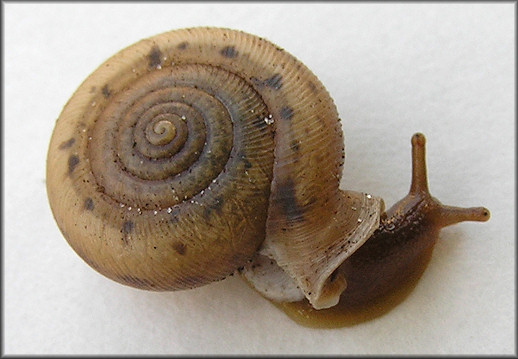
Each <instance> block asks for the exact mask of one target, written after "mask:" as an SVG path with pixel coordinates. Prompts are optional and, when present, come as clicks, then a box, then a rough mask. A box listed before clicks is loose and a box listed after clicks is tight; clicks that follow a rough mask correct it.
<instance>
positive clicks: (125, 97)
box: [46, 28, 489, 309]
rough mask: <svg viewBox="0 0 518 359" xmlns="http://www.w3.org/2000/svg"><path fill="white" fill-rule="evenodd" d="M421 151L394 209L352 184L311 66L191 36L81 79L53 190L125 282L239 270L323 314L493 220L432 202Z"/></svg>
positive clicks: (196, 32)
mask: <svg viewBox="0 0 518 359" xmlns="http://www.w3.org/2000/svg"><path fill="white" fill-rule="evenodd" d="M412 144H413V168H414V171H413V182H412V187H411V188H412V189H411V191H410V194H409V195H408V196H407V197H405V198H404V199H403V200H401V201H400V202H398V204H396V205H395V206H394V207H393V208H391V209H390V210H389V211H387V212H386V213H384V212H383V207H384V204H383V201H382V200H381V199H380V198H378V197H375V196H372V195H369V194H365V193H358V192H351V191H344V190H341V189H339V183H340V178H341V175H342V166H343V163H344V158H345V155H344V138H343V134H342V130H341V124H340V120H339V118H338V114H337V111H336V107H335V105H334V103H333V100H332V99H331V97H330V96H329V94H328V93H327V91H326V90H325V88H324V87H323V86H322V84H321V83H320V81H319V80H318V79H317V78H316V76H315V75H313V74H312V73H311V71H310V70H309V69H307V68H306V67H305V66H304V65H303V64H302V63H301V62H299V61H298V60H297V59H295V58H294V57H293V56H292V55H290V54H288V53H287V52H286V51H284V50H282V49H281V48H279V47H278V46H276V45H274V44H272V43H270V42H268V41H266V40H264V39H261V38H259V37H256V36H253V35H250V34H246V33H244V32H240V31H234V30H229V29H219V28H191V29H183V30H176V31H171V32H168V33H164V34H160V35H157V36H154V37H151V38H149V39H145V40H141V41H140V42H138V43H136V44H134V45H131V46H129V47H128V48H126V49H124V50H122V51H120V52H119V53H117V54H115V55H114V56H113V57H112V58H110V59H108V60H107V61H106V62H105V63H104V64H102V65H101V66H100V67H99V68H98V69H97V70H96V71H94V72H93V73H92V74H91V75H90V76H89V77H88V78H87V79H86V80H85V81H84V82H83V83H82V84H81V85H80V87H79V88H78V89H77V90H76V92H75V93H74V95H73V96H72V97H71V99H70V100H69V101H68V103H67V104H66V105H65V107H64V109H63V111H62V113H61V115H60V116H59V118H58V120H57V121H56V125H55V129H54V132H53V135H52V138H51V141H50V145H49V151H48V155H47V181H46V182H47V193H48V197H49V203H50V206H51V209H52V212H53V215H54V218H55V220H56V222H57V224H58V226H59V228H60V230H61V231H62V233H63V235H64V237H65V238H66V239H67V241H68V243H69V244H70V245H71V247H72V248H73V249H74V250H75V251H76V252H77V254H78V255H79V256H80V257H81V258H83V260H85V262H87V263H88V264H89V265H90V266H91V267H93V268H94V269H95V270H97V271H98V272H100V273H101V274H103V275H105V276H107V277H108V278H111V279H113V280H115V281H117V282H119V283H123V284H126V285H130V286H133V287H137V288H142V289H148V290H181V289H187V288H194V287H198V286H201V285H205V284H208V283H211V282H214V281H217V280H220V279H223V278H225V277H227V276H228V275H231V274H233V273H235V272H236V271H239V272H240V273H241V274H242V275H243V277H244V278H245V279H247V280H248V281H249V283H250V284H251V285H252V286H253V287H254V288H255V289H257V290H258V291H259V292H260V293H261V294H263V295H265V296H266V297H267V298H269V299H271V300H276V301H298V300H302V299H304V298H305V299H307V300H308V301H309V303H311V305H312V306H313V307H314V308H315V309H322V308H328V307H332V306H334V305H336V304H337V303H338V301H339V300H340V297H341V296H342V297H343V296H347V295H349V296H351V298H353V299H354V298H360V299H359V300H361V297H363V296H364V297H369V296H375V293H371V292H373V291H375V292H382V291H386V290H389V289H390V288H391V287H393V286H394V285H396V284H397V278H398V277H400V276H401V274H400V271H404V270H405V269H406V268H409V267H411V266H412V265H413V264H412V263H415V262H418V261H419V258H421V257H422V255H420V254H421V253H423V252H424V251H425V250H426V248H431V247H433V243H434V242H435V239H434V238H436V234H437V233H438V231H439V228H440V227H442V226H445V225H449V224H453V223H455V222H459V221H462V220H487V219H488V218H489V212H488V211H487V210H486V209H480V208H479V209H459V208H453V207H446V206H442V205H441V204H440V203H439V202H438V201H437V200H435V199H433V198H432V197H431V196H430V195H429V194H428V191H427V186H426V170H425V166H424V137H423V136H422V135H420V134H417V135H415V136H414V137H413V140H412ZM429 238H432V239H429ZM379 273H384V274H383V276H380V274H379ZM370 283H375V285H371V284H370ZM372 288H375V289H372ZM348 293H349V294H348Z"/></svg>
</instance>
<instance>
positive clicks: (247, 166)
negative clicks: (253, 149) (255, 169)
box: [243, 157, 252, 170]
mask: <svg viewBox="0 0 518 359" xmlns="http://www.w3.org/2000/svg"><path fill="white" fill-rule="evenodd" d="M243 162H244V164H245V169H246V170H247V169H249V168H251V167H252V163H251V162H250V161H249V160H248V159H247V158H246V157H243Z"/></svg>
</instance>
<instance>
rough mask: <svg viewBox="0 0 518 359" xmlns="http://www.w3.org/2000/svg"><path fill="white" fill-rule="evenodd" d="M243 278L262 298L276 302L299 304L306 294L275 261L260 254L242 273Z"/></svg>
mask: <svg viewBox="0 0 518 359" xmlns="http://www.w3.org/2000/svg"><path fill="white" fill-rule="evenodd" d="M241 274H242V275H243V277H244V278H245V279H246V280H247V281H248V282H249V283H250V284H251V285H252V286H253V287H254V289H255V290H256V291H258V292H259V293H260V294H261V295H262V296H264V297H266V298H268V299H270V300H272V301H275V302H298V301H301V300H303V299H304V293H303V292H302V290H301V289H300V288H299V286H298V285H297V283H296V282H295V280H294V279H292V278H291V277H290V276H289V275H288V274H287V273H286V272H285V271H284V270H283V269H282V268H281V267H279V265H278V264H277V262H276V261H275V259H273V258H270V257H267V256H266V255H263V254H261V253H260V252H259V253H257V254H256V256H255V257H254V259H253V260H252V261H251V262H250V263H248V264H247V265H246V266H245V267H244V269H243V270H242V271H241Z"/></svg>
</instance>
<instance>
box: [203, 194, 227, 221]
mask: <svg viewBox="0 0 518 359" xmlns="http://www.w3.org/2000/svg"><path fill="white" fill-rule="evenodd" d="M223 202H224V200H223V196H218V197H216V198H214V199H213V201H212V203H209V204H208V205H206V206H205V210H204V211H203V218H204V219H205V220H207V219H208V218H209V217H210V214H211V212H212V211H216V212H217V213H218V214H220V213H221V208H222V207H223Z"/></svg>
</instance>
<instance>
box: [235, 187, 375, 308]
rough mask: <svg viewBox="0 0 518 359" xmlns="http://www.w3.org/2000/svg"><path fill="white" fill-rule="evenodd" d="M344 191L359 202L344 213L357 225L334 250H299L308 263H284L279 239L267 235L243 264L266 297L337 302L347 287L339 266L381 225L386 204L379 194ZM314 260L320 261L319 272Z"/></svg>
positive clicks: (319, 303)
mask: <svg viewBox="0 0 518 359" xmlns="http://www.w3.org/2000/svg"><path fill="white" fill-rule="evenodd" d="M342 194H343V195H344V197H345V196H348V197H353V198H355V199H356V205H355V206H351V207H350V208H351V212H350V213H347V214H345V217H344V218H346V219H347V220H348V221H355V224H354V225H355V227H354V230H352V231H350V232H349V233H347V234H346V235H343V236H340V237H338V238H337V239H336V245H334V248H336V250H335V251H334V252H332V253H331V254H329V253H327V254H326V255H324V254H323V253H311V255H312V256H313V257H309V256H305V254H304V253H300V255H301V256H303V257H304V256H305V257H304V258H308V260H307V261H306V262H307V265H306V266H304V267H303V268H300V266H299V267H296V268H294V267H292V266H290V263H285V264H284V265H279V264H278V263H283V260H282V259H283V254H282V252H281V251H278V250H277V246H276V242H274V241H273V242H272V241H268V239H266V240H265V241H264V243H263V245H262V247H261V249H260V250H259V253H258V254H257V255H256V256H255V257H254V258H253V259H252V261H251V262H250V263H249V264H248V265H247V266H245V267H244V269H243V271H242V275H243V276H244V277H245V279H246V280H247V281H248V282H249V283H250V284H251V285H252V286H253V287H254V288H255V289H256V290H257V291H258V292H259V293H261V294H262V295H263V296H264V297H266V298H268V299H270V300H272V301H276V302H295V301H300V300H302V299H304V298H307V299H308V301H309V302H310V303H311V305H312V306H313V307H314V308H315V309H325V308H330V307H333V306H335V305H336V304H338V301H339V299H340V295H341V294H342V292H343V291H344V290H346V288H347V281H346V278H345V277H344V276H343V274H342V272H340V271H339V270H338V268H339V267H340V265H341V264H342V263H344V261H346V260H347V258H349V257H350V256H351V255H352V254H353V253H354V252H355V251H356V250H357V249H358V248H360V247H361V246H362V245H363V243H365V241H367V239H368V238H369V237H370V236H371V234H372V233H373V232H374V231H375V230H376V228H378V226H379V219H380V215H381V212H382V210H383V207H384V204H383V200H382V199H381V198H379V197H374V196H371V195H369V194H365V193H358V192H350V191H347V192H345V191H342ZM338 225H340V224H338ZM329 232H330V233H333V231H329ZM315 240H318V238H315ZM315 263H317V264H318V267H317V272H316V273H314V268H315Z"/></svg>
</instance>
